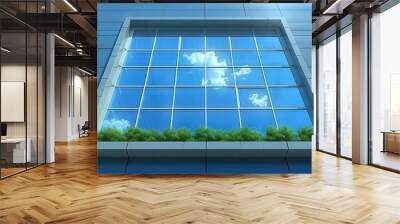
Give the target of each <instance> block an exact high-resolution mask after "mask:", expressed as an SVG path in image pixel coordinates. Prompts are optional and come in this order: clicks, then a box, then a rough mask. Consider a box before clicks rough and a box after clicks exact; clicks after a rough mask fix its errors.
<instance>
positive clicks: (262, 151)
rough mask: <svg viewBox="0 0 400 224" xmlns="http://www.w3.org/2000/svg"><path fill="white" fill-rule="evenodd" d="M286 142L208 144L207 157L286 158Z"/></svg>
mask: <svg viewBox="0 0 400 224" xmlns="http://www.w3.org/2000/svg"><path fill="white" fill-rule="evenodd" d="M287 149H288V148H287V145H286V142H208V143H207V157H218V158H263V157H264V158H278V157H279V158H284V157H285V155H286V152H287Z"/></svg>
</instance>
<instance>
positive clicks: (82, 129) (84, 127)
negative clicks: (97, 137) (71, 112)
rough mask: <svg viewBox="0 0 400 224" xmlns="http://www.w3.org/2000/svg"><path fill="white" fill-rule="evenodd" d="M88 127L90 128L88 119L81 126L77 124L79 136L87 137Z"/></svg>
mask: <svg viewBox="0 0 400 224" xmlns="http://www.w3.org/2000/svg"><path fill="white" fill-rule="evenodd" d="M89 129H90V123H89V121H85V123H84V124H83V125H82V126H80V125H79V124H78V131H79V138H81V137H88V136H89Z"/></svg>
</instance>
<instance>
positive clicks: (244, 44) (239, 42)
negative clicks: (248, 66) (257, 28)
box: [231, 36, 256, 50]
mask: <svg viewBox="0 0 400 224" xmlns="http://www.w3.org/2000/svg"><path fill="white" fill-rule="evenodd" d="M231 41H232V49H234V50H235V49H250V50H256V44H255V42H254V38H253V37H252V36H239V37H231Z"/></svg>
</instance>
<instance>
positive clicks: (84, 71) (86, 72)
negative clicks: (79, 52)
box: [78, 67, 93, 76]
mask: <svg viewBox="0 0 400 224" xmlns="http://www.w3.org/2000/svg"><path fill="white" fill-rule="evenodd" d="M78 70H79V71H81V72H83V73H85V74H87V75H90V76H91V75H93V74H92V73H90V72H88V71H86V70H83V69H81V68H79V67H78Z"/></svg>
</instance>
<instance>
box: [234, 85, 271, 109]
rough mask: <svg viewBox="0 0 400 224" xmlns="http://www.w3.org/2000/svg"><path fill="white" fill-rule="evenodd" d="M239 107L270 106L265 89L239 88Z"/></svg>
mask: <svg viewBox="0 0 400 224" xmlns="http://www.w3.org/2000/svg"><path fill="white" fill-rule="evenodd" d="M239 99H240V108H270V107H271V103H270V100H269V97H268V92H267V90H266V89H239Z"/></svg>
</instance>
